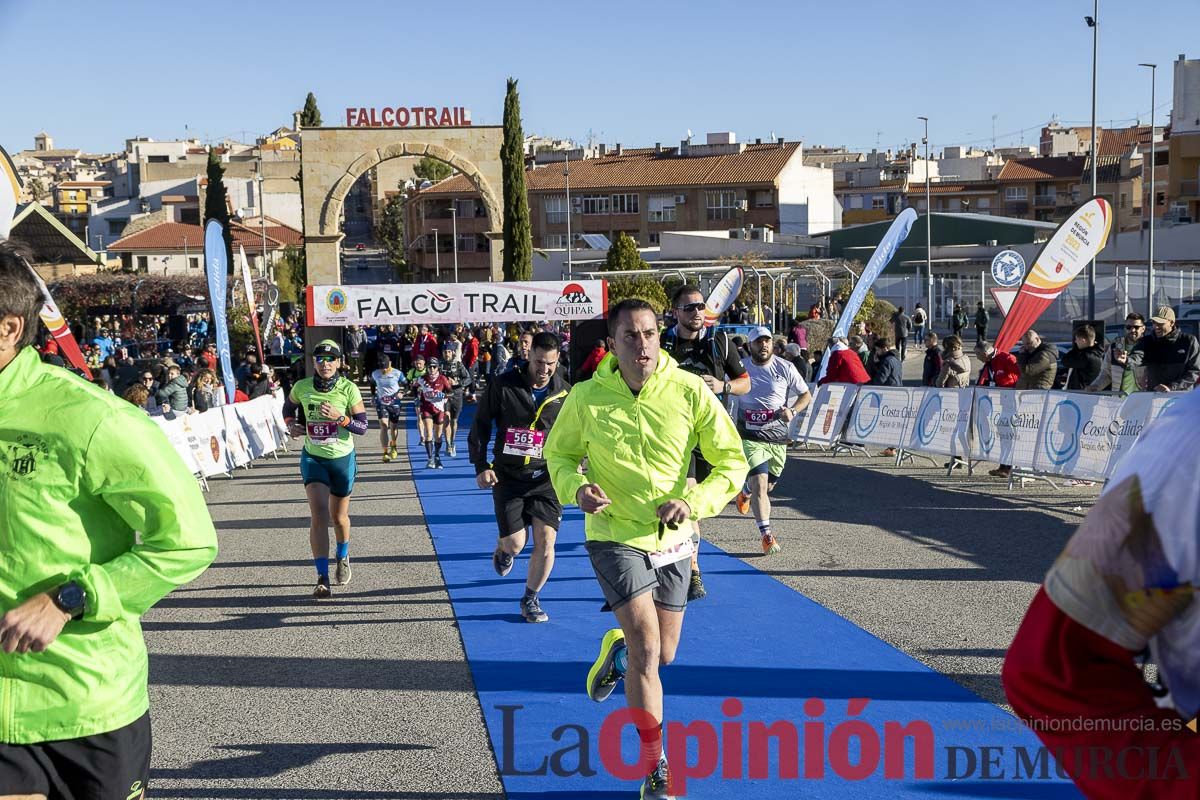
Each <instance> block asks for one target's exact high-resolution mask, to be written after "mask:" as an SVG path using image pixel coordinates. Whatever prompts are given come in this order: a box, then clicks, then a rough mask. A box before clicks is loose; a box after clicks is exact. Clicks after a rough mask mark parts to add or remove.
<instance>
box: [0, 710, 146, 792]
mask: <svg viewBox="0 0 1200 800" xmlns="http://www.w3.org/2000/svg"><path fill="white" fill-rule="evenodd" d="M149 779H150V712H148V711H147V712H146V713H145V714H143V715H142V716H141V717H139V718H138V719H137V720H135V721H133V722H131V723H130V724H128V725H126V726H125V727H124V728H118V729H117V730H115V731H109V732H108V733H98V734H96V735H94V736H84V737H82V738H80V739H62V740H59V741H54V742H40V743H38V744H0V797H2V796H7V795H45V796H46V797H48V798H51V799H52V800H53V798H63V797H76V798H80V799H81V800H82V798H89V797H113V798H119V799H120V800H141V798H142V796H143V793H144V792H145V790H146V782H147V781H148V780H149Z"/></svg>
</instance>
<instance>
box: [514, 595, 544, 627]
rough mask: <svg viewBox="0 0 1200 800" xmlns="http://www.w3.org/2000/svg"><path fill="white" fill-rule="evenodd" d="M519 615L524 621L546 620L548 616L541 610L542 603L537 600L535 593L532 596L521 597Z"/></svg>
mask: <svg viewBox="0 0 1200 800" xmlns="http://www.w3.org/2000/svg"><path fill="white" fill-rule="evenodd" d="M521 616H522V617H524V618H525V621H526V622H548V621H549V620H550V616H549V615H548V614H547V613H546V612H545V611H542V604H541V603H539V602H538V598H537V595H536V594H535V595H534V596H533V597H525V598H522V599H521Z"/></svg>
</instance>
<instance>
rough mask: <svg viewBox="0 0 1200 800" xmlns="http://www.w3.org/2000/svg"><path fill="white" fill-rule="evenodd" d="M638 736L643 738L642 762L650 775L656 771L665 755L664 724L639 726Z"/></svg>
mask: <svg viewBox="0 0 1200 800" xmlns="http://www.w3.org/2000/svg"><path fill="white" fill-rule="evenodd" d="M638 738H639V739H641V740H642V764H643V766H645V767H646V774H647V775H648V774H650V773H651V772H653V771H654V768H655V767H656V766H657V765H658V760H659V759H660V758H662V755H663V744H662V726H661V725H657V726H655V727H653V728H638Z"/></svg>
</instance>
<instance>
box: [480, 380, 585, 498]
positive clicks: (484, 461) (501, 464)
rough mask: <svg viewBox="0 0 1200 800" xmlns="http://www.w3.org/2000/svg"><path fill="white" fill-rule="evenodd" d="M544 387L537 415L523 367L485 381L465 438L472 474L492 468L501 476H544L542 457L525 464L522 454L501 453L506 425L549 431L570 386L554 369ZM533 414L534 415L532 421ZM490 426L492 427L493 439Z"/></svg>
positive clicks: (544, 463)
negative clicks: (539, 412)
mask: <svg viewBox="0 0 1200 800" xmlns="http://www.w3.org/2000/svg"><path fill="white" fill-rule="evenodd" d="M546 386H547V392H546V397H545V399H544V400H543V401H542V403H541V404H540V405H542V409H541V414H538V406H539V404H538V403H536V402H535V401H534V399H533V390H532V389H531V388H530V386H529V378H528V377H527V373H526V371H525V370H523V369H521V370H512V371H510V372H505V373H503V374H502V375H499V376H497V377H495V378H493V379H492V381H491V383H489V384H488V387H487V389H485V390H484V392H483V394H482V395H481V396H480V398H479V403H478V405H477V406H476V409H475V421H474V422H473V423H472V424H471V433H470V435H469V436H468V437H467V446H468V448H469V451H470V456H471V464H473V465H474V467H475V474H476V475H478V474H480V473H481V472H483V471H484V470H487V469H492V470H495V471H496V474H497V475H498V476H500V477H501V478H503V477H505V476H507V477H510V478H517V479H519V480H525V481H532V480H538V479H540V478H542V477H546V476H547V475H548V473H547V472H546V462H545V460H544V459H541V458H531V459H529V463H526V459H525V457H524V456H511V455H506V454H505V453H504V435H505V432H506V431H507V430H508V429H509V428H529V427H530V426H532V427H533V428H534V429H535V430H539V431H546V432H549V430H550V428H551V427H553V425H554V420H555V419H557V418H558V412H559V410H560V409H562V404H563V401H564V400H566V399H567V392H568V391H570V388H571V387H570V385H569V384H568V383H567V382H566V381H565V380H563V378H562V377H561V376H560V375H559V374H558V373H557V372H555V373H554V375H553V376H551V378H550V382H549V383H548V384H547V385H546ZM534 417H537V422H536V423H534ZM493 427H494V428H495V429H496V435H495V438H494V439H493V437H492V428H493ZM493 447H494V448H495V452H494V453H493V452H492V448H493Z"/></svg>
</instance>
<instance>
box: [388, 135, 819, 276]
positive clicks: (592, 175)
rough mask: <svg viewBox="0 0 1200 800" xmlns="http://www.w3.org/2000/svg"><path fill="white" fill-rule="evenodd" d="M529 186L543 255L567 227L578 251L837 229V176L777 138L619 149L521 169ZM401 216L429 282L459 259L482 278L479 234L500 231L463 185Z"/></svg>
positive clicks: (424, 198)
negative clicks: (665, 236)
mask: <svg viewBox="0 0 1200 800" xmlns="http://www.w3.org/2000/svg"><path fill="white" fill-rule="evenodd" d="M555 155H557V153H556V154H555ZM581 155H585V154H583V153H581ZM568 181H569V187H570V188H569V192H568ZM525 185H526V188H527V191H528V196H529V209H530V217H531V224H532V229H533V243H534V247H536V248H543V249H561V248H565V247H566V246H567V231H568V227H569V228H570V235H571V239H572V240H573V242H574V243H576V245H577V243H578V242H579V240H580V237H582V236H585V235H587V234H601V235H603V236H605V237H607V238H608V239H609V240H610V241H612V240H614V239H615V238H616V236H617V235H618V234H621V233H625V234H628V235H629V236H631V237H632V238H633V239H634V240H635V241H637V242H638V243H639V244H640V245H641V246H643V247H647V246H656V245H658V244H659V239H660V236H661V235H662V233H663V232H666V231H694V230H732V229H745V228H751V229H770V230H771V231H773V232H774V233H778V234H784V235H788V234H796V235H808V234H811V233H815V232H818V231H827V230H830V229H835V228H838V227H840V226H841V214H840V208H839V207H838V205H837V202H836V200H835V198H834V192H833V172H832V171H831V170H829V169H824V168H821V167H810V166H805V164H804V161H803V148H802V147H801V144H800V143H799V142H787V141H785V140H783V139H777V140H776V141H774V142H764V141H762V140H755V141H754V142H753V143H743V142H738V141H737V139H736V136H735V135H734V134H732V133H719V134H709V135H708V137H707V141H706V143H705V144H691V143H689V142H687V141H683V142H680V144H679V146H678V147H663V146H662V145H661V144H656V145H655V146H654V147H644V148H624V147H623V146H622V145H617V146H616V147H615V148H611V149H610V148H607V147H602V148H599V149H598V150H597V151H596V155H595V156H594V157H590V158H588V157H583V158H580V159H579V160H569V153H567V154H564V156H563V157H562V160H558V161H555V162H553V163H549V164H545V165H544V166H536V167H534V168H532V169H530V170H528V171H526V173H525ZM406 212H407V216H406V222H407V231H408V241H409V242H410V243H411V248H412V252H413V258H412V261H413V263H416V264H417V265H418V266H419V267H420V268H421V270H422V271H423V272H424V274H425V275H429V274H430V273H433V272H434V271H436V270H437V269H438V268H439V267H440V269H441V270H443V271H444V270H446V269H447V267H448V266H451V265H452V260H453V258H454V257H455V255H457V258H458V267H459V275H460V278H462V279H463V280H482V279H486V277H487V265H488V247H489V242H488V240H487V237H486V236H485V235H484V234H485V233H486V232H487V231H489V230H491V229H493V228H496V227H498V225H493V224H491V223H490V221H489V220H488V219H487V217H486V213H485V211H484V209H483V205H482V203H481V202H479V195H478V193H477V192H476V191H475V190H474V188H473V187H472V186H471V184H470V183H469V181H467V179H466V178H465V177H463V176H461V175H456V176H453V177H451V178H448V179H446V180H444V181H441V182H440V183H437V184H435V185H433V186H430V187H428V188H426V189H419V190H416V191H414V192H411V193H410V194H409V202H408V203H407V209H406ZM455 229H457V236H458V239H457V241H456V240H455V239H454V238H453V235H454V234H453V232H454V231H455ZM435 243H436V244H435ZM435 248H436V249H435Z"/></svg>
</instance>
